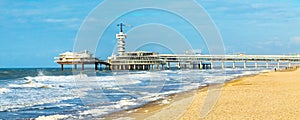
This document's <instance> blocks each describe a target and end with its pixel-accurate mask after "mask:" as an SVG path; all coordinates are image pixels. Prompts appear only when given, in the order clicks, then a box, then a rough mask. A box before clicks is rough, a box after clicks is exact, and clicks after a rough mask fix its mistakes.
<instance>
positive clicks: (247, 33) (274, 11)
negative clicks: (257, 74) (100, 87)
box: [0, 0, 300, 68]
mask: <svg viewBox="0 0 300 120" xmlns="http://www.w3.org/2000/svg"><path fill="white" fill-rule="evenodd" d="M116 1H117V0H116ZM133 1H135V0H133ZM136 1H139V2H140V1H141V0H136ZM101 2H102V0H76V1H69V0H59V1H55V2H53V1H50V0H43V1H37V0H26V1H20V0H1V2H0V13H1V16H0V58H1V59H0V68H4V67H56V66H57V67H58V65H57V64H56V63H54V62H53V57H54V56H57V55H58V54H59V53H62V52H65V51H68V50H72V49H73V45H74V42H75V38H76V34H77V32H78V30H79V28H80V25H81V24H82V22H83V21H84V19H85V18H86V16H87V15H88V14H89V13H90V12H91V11H92V10H93V9H94V8H95V7H96V6H97V5H98V4H100V3H101ZM197 2H198V3H199V4H200V5H202V6H203V8H205V10H206V11H207V12H208V14H209V15H210V16H211V18H212V19H213V20H214V22H215V23H216V25H217V27H218V28H219V30H220V33H221V35H222V37H223V42H224V46H225V48H226V52H227V53H228V54H231V53H237V52H244V53H246V54H294V53H300V49H299V46H300V29H299V28H300V1H298V0H265V1H262V0H240V1H238V0H197ZM103 12H109V11H103ZM145 12H147V11H145ZM148 12H149V11H148ZM153 14H155V12H154V13H153ZM133 15H135V16H139V17H144V16H143V14H141V13H134V14H133ZM128 16H130V15H128ZM131 17H132V16H131ZM162 18H163V17H162ZM124 19H125V20H126V18H124ZM127 19H128V18H127ZM126 22H127V21H126ZM130 22H131V24H132V22H138V21H134V20H131V21H130ZM166 22H168V21H166ZM170 24H172V22H171V21H170ZM116 32H118V28H117V27H115V28H113V29H111V30H107V31H106V32H105V33H106V36H107V37H106V39H109V40H111V43H110V44H115V43H116V41H114V40H115V38H114V37H115V36H114V34H115V33H116ZM110 35H113V36H111V37H110ZM190 42H191V43H193V40H191V41H190ZM104 43H105V42H104ZM197 47H199V48H200V49H201V47H203V46H202V45H199V46H197ZM197 47H196V48H197ZM204 47H205V46H204ZM102 49H103V50H112V49H113V48H111V47H110V46H109V45H107V46H106V47H105V45H104V47H101V50H99V51H102ZM202 49H205V48H202ZM203 51H205V50H203ZM96 55H97V56H98V55H99V56H100V57H106V55H105V54H102V53H101V52H99V53H98V51H97V53H96Z"/></svg>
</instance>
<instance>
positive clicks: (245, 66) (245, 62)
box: [244, 60, 247, 69]
mask: <svg viewBox="0 0 300 120" xmlns="http://www.w3.org/2000/svg"><path fill="white" fill-rule="evenodd" d="M246 68H247V61H246V60H245V61H244V69H246Z"/></svg>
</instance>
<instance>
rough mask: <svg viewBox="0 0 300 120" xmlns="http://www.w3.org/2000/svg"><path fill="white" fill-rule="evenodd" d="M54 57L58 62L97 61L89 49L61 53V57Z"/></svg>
mask: <svg viewBox="0 0 300 120" xmlns="http://www.w3.org/2000/svg"><path fill="white" fill-rule="evenodd" d="M54 59H55V62H57V63H74V62H81V61H83V60H85V61H88V60H91V61H95V58H94V57H93V54H91V53H90V52H89V51H87V50H85V51H83V52H80V53H77V52H69V51H68V52H65V53H62V54H59V57H55V58H54Z"/></svg>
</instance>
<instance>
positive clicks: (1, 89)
mask: <svg viewBox="0 0 300 120" xmlns="http://www.w3.org/2000/svg"><path fill="white" fill-rule="evenodd" d="M9 91H10V90H9V89H7V88H0V94H3V93H6V92H9Z"/></svg>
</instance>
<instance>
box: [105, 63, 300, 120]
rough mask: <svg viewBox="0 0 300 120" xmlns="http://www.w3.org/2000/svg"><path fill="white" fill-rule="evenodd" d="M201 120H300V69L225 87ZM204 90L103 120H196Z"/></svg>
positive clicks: (227, 84) (170, 97)
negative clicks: (117, 119)
mask: <svg viewBox="0 0 300 120" xmlns="http://www.w3.org/2000/svg"><path fill="white" fill-rule="evenodd" d="M221 91H222V94H221V96H220V97H219V99H218V102H217V103H216V105H215V106H214V107H213V108H212V110H211V112H210V113H209V114H208V115H207V116H206V117H205V118H203V119H222V120H224V119H230V120H232V119H238V120H239V119H262V120H265V119H272V120H274V119H279V120H282V119H285V120H296V119H298V120H299V119H300V69H298V70H285V71H277V72H268V73H262V74H259V75H255V76H248V77H242V78H239V79H237V80H234V81H233V82H229V83H226V85H225V86H224V87H223V88H222V89H221ZM206 95H207V89H201V90H197V91H192V92H188V93H182V94H177V95H172V96H169V97H168V98H166V99H164V100H161V101H156V102H153V103H151V104H148V105H146V106H143V107H141V108H137V109H133V110H129V111H123V112H119V113H115V114H112V115H109V116H107V117H106V119H115V118H119V119H122V118H124V119H129V118H130V119H138V120H139V119H149V120H156V119H157V120H175V119H181V120H197V119H200V110H201V106H202V104H203V101H204V99H205V97H206Z"/></svg>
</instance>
